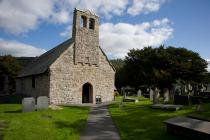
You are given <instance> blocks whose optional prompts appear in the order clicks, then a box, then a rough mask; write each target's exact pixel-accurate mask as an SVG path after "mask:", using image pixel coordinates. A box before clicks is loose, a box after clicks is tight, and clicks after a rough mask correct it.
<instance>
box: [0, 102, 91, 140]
mask: <svg viewBox="0 0 210 140" xmlns="http://www.w3.org/2000/svg"><path fill="white" fill-rule="evenodd" d="M88 111H89V108H87V107H63V109H62V110H56V111H53V110H51V109H48V110H45V111H44V110H43V111H38V112H27V113H22V112H21V106H20V105H19V104H1V105H0V139H4V140H29V139H30V140H69V139H70V140H79V138H80V133H81V131H82V129H83V127H84V124H85V122H86V119H87V115H88Z"/></svg>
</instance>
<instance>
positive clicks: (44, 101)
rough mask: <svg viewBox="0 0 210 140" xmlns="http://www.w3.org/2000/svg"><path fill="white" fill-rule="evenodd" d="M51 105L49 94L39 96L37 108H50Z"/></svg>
mask: <svg viewBox="0 0 210 140" xmlns="http://www.w3.org/2000/svg"><path fill="white" fill-rule="evenodd" d="M48 106H49V99H48V97H47V96H39V97H38V98H37V105H36V108H37V110H42V109H48Z"/></svg>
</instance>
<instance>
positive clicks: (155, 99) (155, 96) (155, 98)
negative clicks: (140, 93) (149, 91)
mask: <svg viewBox="0 0 210 140" xmlns="http://www.w3.org/2000/svg"><path fill="white" fill-rule="evenodd" d="M159 97H160V94H159V89H158V88H155V90H154V94H153V104H159Z"/></svg>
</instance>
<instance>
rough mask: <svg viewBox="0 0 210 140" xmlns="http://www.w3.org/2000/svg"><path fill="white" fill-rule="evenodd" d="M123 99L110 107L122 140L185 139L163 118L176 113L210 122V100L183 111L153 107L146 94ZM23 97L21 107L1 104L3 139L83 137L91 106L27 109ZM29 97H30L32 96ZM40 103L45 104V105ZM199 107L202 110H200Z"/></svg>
mask: <svg viewBox="0 0 210 140" xmlns="http://www.w3.org/2000/svg"><path fill="white" fill-rule="evenodd" d="M137 95H138V94H137ZM39 98H40V97H39ZM123 98H124V97H123V96H117V97H116V98H115V102H113V103H111V104H110V105H109V106H108V109H109V112H110V114H111V116H112V120H113V122H114V124H115V125H116V128H117V129H118V131H119V134H120V137H121V139H122V140H135V139H137V138H138V139H145V140H177V139H183V140H184V139H185V138H184V137H182V136H179V135H177V136H176V135H172V134H168V133H167V129H166V124H164V121H166V120H168V119H170V118H174V117H177V116H187V117H190V118H196V119H201V120H205V121H210V104H209V103H203V104H202V105H198V104H196V105H184V106H182V108H181V109H180V110H170V109H164V108H158V109H154V108H152V105H154V102H153V101H151V100H150V98H145V97H143V96H141V97H138V96H127V97H126V98H128V99H135V101H133V100H128V101H127V102H122V101H123ZM26 99H28V98H25V99H24V100H26ZM24 100H23V106H22V107H21V105H20V104H1V105H0V132H1V133H0V136H1V137H0V138H1V139H5V140H16V139H22V140H26V139H28V138H30V139H31V140H33V139H34V140H35V139H39V140H44V139H50V140H57V139H72V140H79V139H80V135H81V132H82V130H83V129H84V126H85V122H86V121H87V116H88V112H89V107H84V106H83V107H76V106H62V107H61V108H62V109H55V110H54V109H51V108H49V109H44V110H42V109H41V110H40V109H38V108H37V109H38V111H35V110H25V108H24V104H25V103H24V102H25V101H24ZM29 100H31V99H30V98H29ZM38 100H39V99H38ZM38 100H37V101H38ZM41 100H42V101H38V102H45V101H43V100H44V99H43V98H41ZM136 100H138V102H136ZM37 101H36V102H37ZM32 102H33V101H32ZM38 102H37V103H38ZM159 104H161V105H164V99H163V98H162V97H160V98H159ZM159 104H158V105H159ZM168 105H170V104H168ZM41 106H45V105H43V104H42V105H41ZM37 107H40V105H38V104H37ZM198 107H200V108H202V110H198ZM32 108H33V107H32ZM28 111H29V112H28Z"/></svg>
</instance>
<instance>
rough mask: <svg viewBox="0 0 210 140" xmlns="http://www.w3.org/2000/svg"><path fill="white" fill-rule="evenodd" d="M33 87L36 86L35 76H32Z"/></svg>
mask: <svg viewBox="0 0 210 140" xmlns="http://www.w3.org/2000/svg"><path fill="white" fill-rule="evenodd" d="M32 88H35V76H32Z"/></svg>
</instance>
